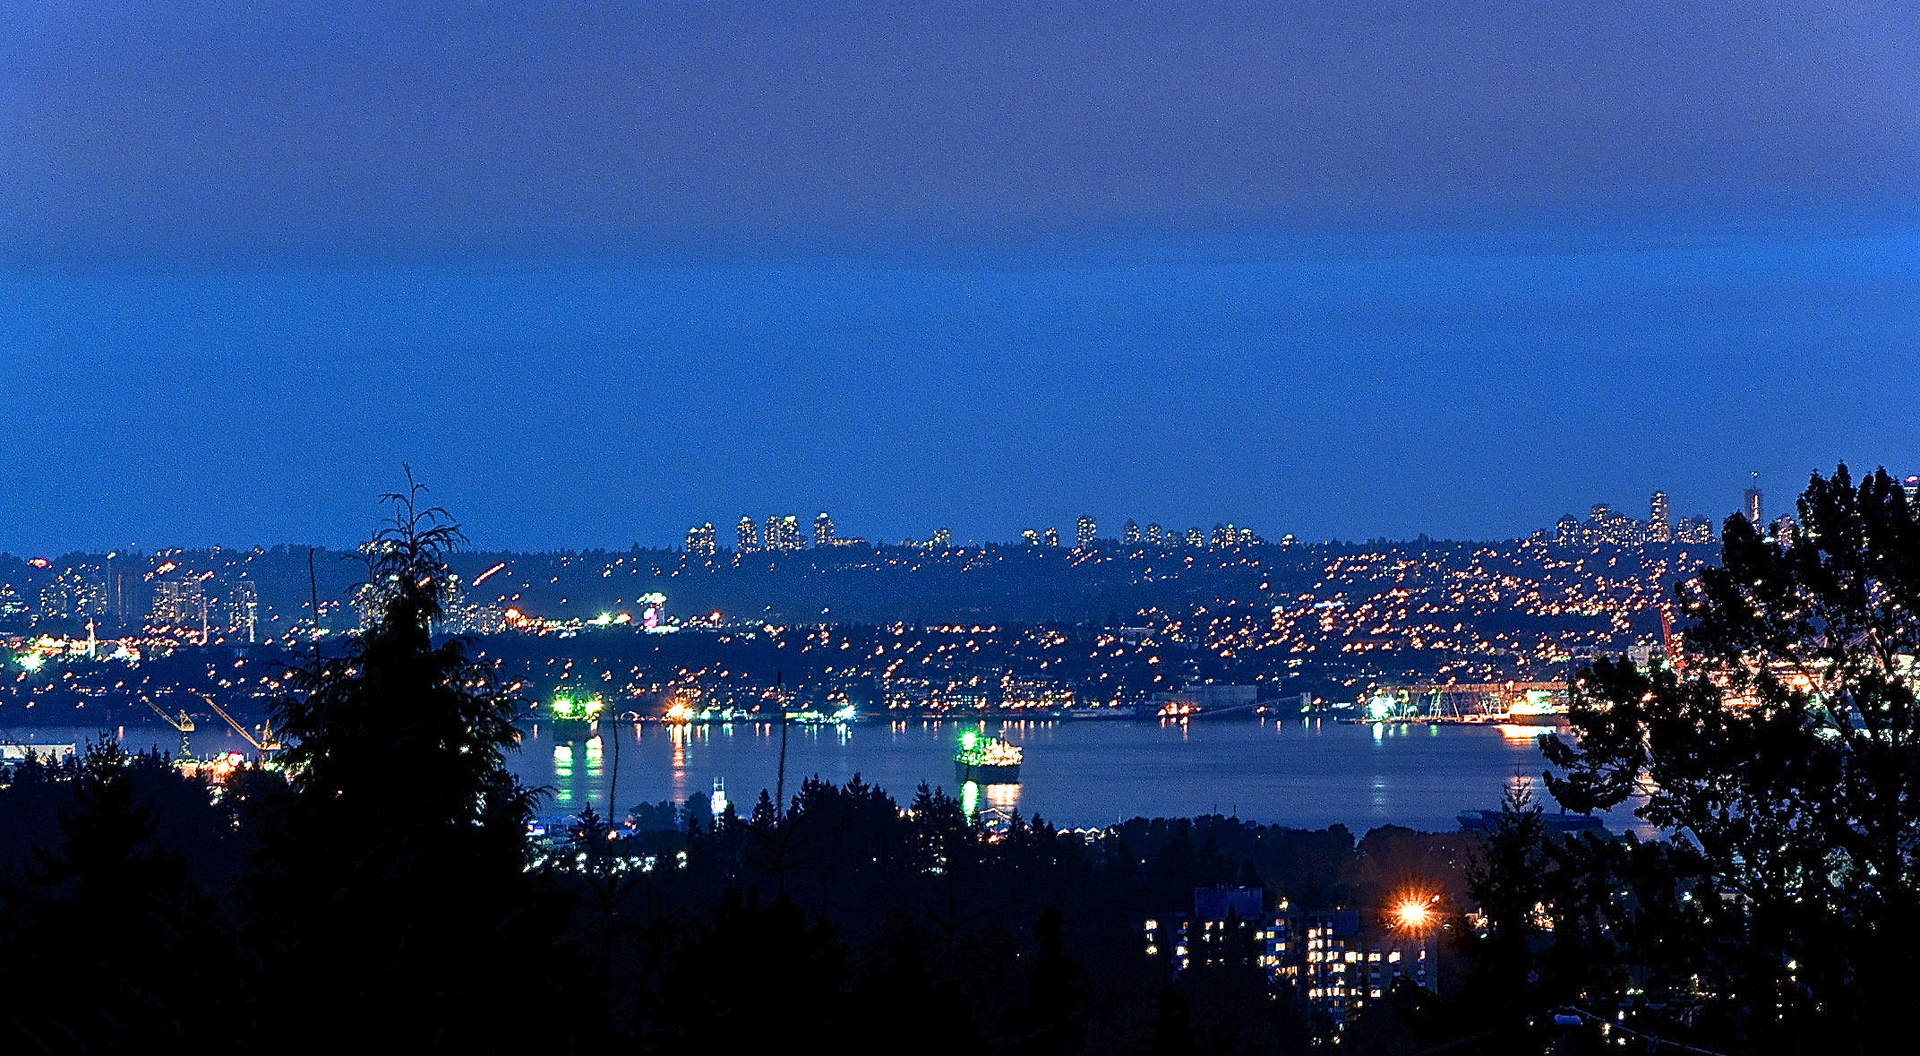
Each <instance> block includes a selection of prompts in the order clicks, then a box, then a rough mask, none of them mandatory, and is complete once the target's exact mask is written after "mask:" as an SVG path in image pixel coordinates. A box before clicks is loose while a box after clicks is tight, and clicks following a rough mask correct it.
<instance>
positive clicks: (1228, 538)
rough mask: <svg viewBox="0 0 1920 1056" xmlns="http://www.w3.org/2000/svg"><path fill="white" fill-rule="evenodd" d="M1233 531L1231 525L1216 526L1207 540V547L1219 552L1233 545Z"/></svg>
mask: <svg viewBox="0 0 1920 1056" xmlns="http://www.w3.org/2000/svg"><path fill="white" fill-rule="evenodd" d="M1233 540H1234V531H1233V525H1231V524H1216V525H1214V526H1213V534H1212V535H1211V536H1209V537H1208V538H1207V545H1208V546H1211V547H1213V548H1214V549H1215V550H1219V549H1222V548H1225V547H1229V546H1232V545H1233Z"/></svg>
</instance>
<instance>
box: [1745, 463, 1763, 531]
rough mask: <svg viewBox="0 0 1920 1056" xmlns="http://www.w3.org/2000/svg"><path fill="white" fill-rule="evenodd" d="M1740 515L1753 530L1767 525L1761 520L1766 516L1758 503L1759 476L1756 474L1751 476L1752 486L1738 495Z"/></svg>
mask: <svg viewBox="0 0 1920 1056" xmlns="http://www.w3.org/2000/svg"><path fill="white" fill-rule="evenodd" d="M1740 513H1741V515H1742V516H1744V517H1746V519H1747V523H1748V524H1751V525H1753V526H1754V527H1755V528H1759V527H1760V526H1762V525H1764V524H1766V523H1767V522H1766V521H1764V520H1762V519H1761V518H1762V517H1765V516H1766V510H1765V507H1763V506H1762V505H1761V503H1760V474H1758V473H1755V474H1754V475H1753V486H1752V487H1750V488H1747V489H1746V490H1745V491H1742V492H1741V493H1740Z"/></svg>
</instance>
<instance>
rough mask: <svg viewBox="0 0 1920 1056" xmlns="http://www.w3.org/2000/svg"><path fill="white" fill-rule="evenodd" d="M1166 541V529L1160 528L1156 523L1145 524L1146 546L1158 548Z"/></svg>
mask: <svg viewBox="0 0 1920 1056" xmlns="http://www.w3.org/2000/svg"><path fill="white" fill-rule="evenodd" d="M1166 541H1167V532H1166V529H1164V528H1162V527H1160V524H1159V522H1158V521H1149V522H1148V523H1147V545H1148V546H1160V545H1162V544H1164V543H1165V542H1166Z"/></svg>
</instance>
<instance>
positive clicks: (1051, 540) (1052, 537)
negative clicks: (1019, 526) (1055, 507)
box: [1041, 528, 1060, 546]
mask: <svg viewBox="0 0 1920 1056" xmlns="http://www.w3.org/2000/svg"><path fill="white" fill-rule="evenodd" d="M1041 538H1042V539H1043V540H1045V542H1046V544H1047V545H1048V546H1059V545H1060V530H1059V529H1058V528H1049V529H1047V531H1046V534H1045V535H1043V536H1041Z"/></svg>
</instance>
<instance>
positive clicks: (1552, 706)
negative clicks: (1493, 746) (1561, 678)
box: [1500, 689, 1570, 729]
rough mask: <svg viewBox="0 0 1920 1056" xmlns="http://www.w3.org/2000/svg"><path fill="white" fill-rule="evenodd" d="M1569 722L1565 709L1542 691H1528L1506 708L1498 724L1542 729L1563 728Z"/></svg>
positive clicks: (1551, 696)
mask: <svg viewBox="0 0 1920 1056" xmlns="http://www.w3.org/2000/svg"><path fill="white" fill-rule="evenodd" d="M1569 721H1570V720H1569V719H1568V718H1567V709H1566V708H1565V707H1564V706H1562V705H1560V704H1556V703H1554V701H1553V695H1552V694H1551V693H1548V692H1546V691H1544V690H1538V689H1530V690H1527V692H1526V693H1525V694H1524V695H1523V696H1522V697H1521V698H1520V699H1519V700H1516V701H1514V702H1513V704H1512V705H1510V706H1509V707H1508V708H1507V713H1506V714H1505V715H1503V716H1501V717H1500V722H1501V723H1503V724H1505V725H1508V726H1538V727H1541V728H1542V729H1546V728H1551V727H1556V726H1565V725H1567V724H1568V722H1569Z"/></svg>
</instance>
